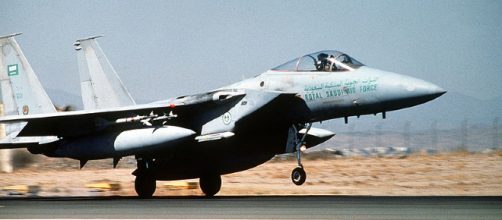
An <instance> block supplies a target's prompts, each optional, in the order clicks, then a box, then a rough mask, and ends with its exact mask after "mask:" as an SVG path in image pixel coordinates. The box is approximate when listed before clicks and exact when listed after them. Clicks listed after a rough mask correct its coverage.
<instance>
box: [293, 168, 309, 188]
mask: <svg viewBox="0 0 502 220" xmlns="http://www.w3.org/2000/svg"><path fill="white" fill-rule="evenodd" d="M306 179H307V173H305V170H304V169H303V167H297V168H295V169H293V172H291V180H292V181H293V183H294V184H295V185H297V186H300V185H302V184H303V183H305V180H306Z"/></svg>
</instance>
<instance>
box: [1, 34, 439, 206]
mask: <svg viewBox="0 0 502 220" xmlns="http://www.w3.org/2000/svg"><path fill="white" fill-rule="evenodd" d="M14 36H15V35H9V36H5V37H2V38H0V49H1V50H0V51H1V52H2V54H1V56H0V57H1V58H0V69H1V70H0V79H1V92H2V98H3V103H4V107H5V112H6V115H7V116H5V117H2V118H0V123H5V124H6V128H7V137H6V138H4V139H3V140H1V141H0V148H27V149H28V151H30V152H31V153H34V154H43V155H46V156H49V157H66V158H73V159H76V160H79V161H80V164H81V167H83V166H84V165H85V163H86V162H87V161H88V160H97V159H107V158H110V159H113V164H114V166H116V164H117V163H118V162H119V160H120V158H122V157H126V156H135V158H136V160H137V169H136V170H135V171H134V172H133V175H135V176H136V179H135V189H136V192H137V194H138V195H139V197H141V198H148V197H151V196H152V195H153V194H154V192H155V188H156V181H158V180H180V179H190V178H199V179H200V188H201V189H202V191H203V192H204V194H205V195H207V196H208V197H211V196H213V195H215V194H216V193H218V192H219V190H220V188H221V175H225V174H229V173H234V172H239V171H243V170H246V169H250V168H252V167H255V166H258V165H260V164H262V163H265V162H266V161H268V160H270V159H271V158H273V157H274V156H276V155H279V154H284V153H294V154H295V155H296V159H297V167H295V168H294V169H293V171H292V173H291V180H292V182H293V183H294V184H296V185H302V184H303V183H304V182H305V181H306V177H307V176H306V172H305V170H304V167H303V164H302V162H301V156H302V150H304V149H307V148H311V147H314V146H316V145H318V144H320V143H322V142H324V141H326V140H328V139H330V138H331V137H333V136H334V135H335V134H334V133H333V132H331V131H328V130H324V129H319V128H314V127H312V124H313V123H315V122H320V121H325V120H330V119H336V118H344V120H345V122H346V123H347V122H348V118H349V117H351V116H357V117H359V116H361V115H370V114H373V115H376V114H381V115H382V116H383V118H385V117H386V112H389V111H394V110H398V109H403V108H408V107H411V106H415V105H419V104H422V103H425V102H428V101H430V100H433V99H435V98H437V97H439V96H441V95H442V94H444V93H445V92H446V91H445V90H444V89H442V88H440V87H439V86H437V85H434V84H432V83H429V82H426V81H423V80H420V79H416V78H413V77H410V76H405V75H401V74H397V73H391V72H386V71H382V70H378V69H374V68H371V67H368V66H365V65H364V64H362V63H361V62H359V61H358V60H356V59H355V58H354V57H352V56H349V55H348V54H346V53H343V52H340V51H334V50H324V51H320V52H315V53H311V54H307V55H304V56H300V57H298V58H295V59H293V60H291V61H289V62H286V63H284V64H282V65H279V66H277V67H274V68H272V69H270V70H267V71H265V72H264V73H262V74H260V75H257V76H255V77H253V78H249V79H246V80H243V81H240V82H237V83H235V84H232V85H228V86H225V87H221V88H218V89H214V90H211V91H208V92H205V93H201V94H194V95H186V96H181V97H175V98H170V99H166V100H161V101H157V102H153V103H148V104H136V103H135V101H134V100H133V98H132V96H131V95H130V94H129V92H128V91H127V89H126V88H125V87H124V85H123V84H122V82H121V81H120V78H119V77H118V75H117V73H116V72H115V70H114V69H113V67H112V66H111V64H110V62H109V61H108V59H107V58H106V56H105V55H104V53H103V51H102V50H101V48H100V46H99V44H98V43H97V40H96V38H97V37H90V38H85V39H81V40H77V41H76V42H75V44H74V46H75V50H76V52H77V57H78V65H79V75H80V81H81V91H82V100H83V103H84V110H79V111H73V112H56V111H55V109H54V107H53V105H52V103H51V101H50V99H49V98H48V96H47V95H46V93H45V92H44V90H43V88H42V86H41V84H40V82H39V81H38V79H37V78H36V75H35V73H34V71H33V70H32V68H31V66H30V65H29V63H28V61H27V60H26V58H25V57H24V55H23V53H22V52H21V49H20V47H19V45H18V44H17V42H16V41H15V39H14Z"/></svg>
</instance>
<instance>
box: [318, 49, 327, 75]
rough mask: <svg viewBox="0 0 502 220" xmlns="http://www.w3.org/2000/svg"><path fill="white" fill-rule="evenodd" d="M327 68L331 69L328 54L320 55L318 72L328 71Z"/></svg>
mask: <svg viewBox="0 0 502 220" xmlns="http://www.w3.org/2000/svg"><path fill="white" fill-rule="evenodd" d="M326 66H328V67H329V65H328V54H325V53H320V54H319V55H317V66H316V68H317V70H319V71H326V70H325V68H326Z"/></svg>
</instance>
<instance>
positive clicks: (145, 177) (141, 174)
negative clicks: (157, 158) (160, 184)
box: [133, 158, 157, 199]
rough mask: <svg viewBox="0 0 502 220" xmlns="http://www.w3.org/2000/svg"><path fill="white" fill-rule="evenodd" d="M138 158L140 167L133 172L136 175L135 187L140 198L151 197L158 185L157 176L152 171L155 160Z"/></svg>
mask: <svg viewBox="0 0 502 220" xmlns="http://www.w3.org/2000/svg"><path fill="white" fill-rule="evenodd" d="M136 160H137V163H138V169H137V170H136V171H134V173H133V174H135V175H136V179H135V180H134V189H135V190H136V193H137V194H138V196H139V197H140V198H142V199H145V198H151V197H152V196H153V193H155V188H156V187H157V186H156V180H155V177H154V176H153V174H152V173H151V166H152V163H153V160H151V159H144V158H137V159H136Z"/></svg>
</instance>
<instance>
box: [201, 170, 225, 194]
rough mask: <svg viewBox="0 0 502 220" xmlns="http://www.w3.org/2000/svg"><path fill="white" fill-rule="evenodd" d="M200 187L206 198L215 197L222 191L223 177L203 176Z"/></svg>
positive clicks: (214, 175) (215, 175)
mask: <svg viewBox="0 0 502 220" xmlns="http://www.w3.org/2000/svg"><path fill="white" fill-rule="evenodd" d="M199 185H200V189H201V190H202V192H203V193H204V194H205V195H206V197H213V196H214V195H216V193H218V192H219V191H220V189H221V176H220V175H218V174H209V175H204V176H201V177H200V179H199Z"/></svg>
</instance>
